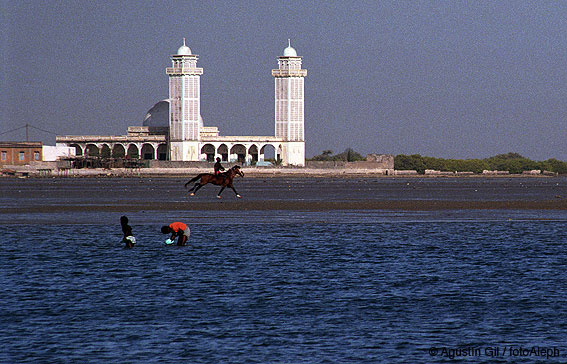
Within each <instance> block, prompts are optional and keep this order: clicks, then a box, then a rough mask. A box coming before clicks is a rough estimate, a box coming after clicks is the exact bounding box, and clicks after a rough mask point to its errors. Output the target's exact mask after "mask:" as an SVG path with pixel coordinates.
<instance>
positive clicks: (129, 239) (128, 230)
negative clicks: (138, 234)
mask: <svg viewBox="0 0 567 364" xmlns="http://www.w3.org/2000/svg"><path fill="white" fill-rule="evenodd" d="M120 225H122V234H124V236H123V237H122V242H123V243H124V244H125V247H126V248H133V247H134V245H135V244H136V238H135V237H134V234H132V227H131V226H130V225H128V218H127V217H126V216H122V217H121V218H120Z"/></svg>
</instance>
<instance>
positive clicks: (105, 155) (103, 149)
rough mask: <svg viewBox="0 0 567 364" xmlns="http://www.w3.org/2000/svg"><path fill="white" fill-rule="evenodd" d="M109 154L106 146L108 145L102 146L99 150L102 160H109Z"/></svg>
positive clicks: (108, 148)
mask: <svg viewBox="0 0 567 364" xmlns="http://www.w3.org/2000/svg"><path fill="white" fill-rule="evenodd" d="M110 154H111V153H110V147H109V146H108V144H103V145H102V147H101V148H100V156H101V157H102V158H110Z"/></svg>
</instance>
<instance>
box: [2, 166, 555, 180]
mask: <svg viewBox="0 0 567 364" xmlns="http://www.w3.org/2000/svg"><path fill="white" fill-rule="evenodd" d="M242 171H243V172H244V175H245V177H248V178H274V177H297V178H325V177H326V178H328V177H333V178H351V177H356V178H362V177H372V178H375V177H376V178H518V177H520V178H550V177H551V178H553V177H561V175H546V174H471V173H466V172H465V173H442V174H417V173H403V171H393V172H394V173H392V171H390V170H383V169H354V168H269V167H243V168H242ZM210 172H211V170H210V169H208V168H194V167H193V168H140V169H128V168H113V169H103V168H92V169H61V170H57V169H55V170H48V169H39V168H33V167H30V168H18V169H15V170H10V172H9V173H1V174H0V178H144V177H147V178H159V177H163V178H170V177H171V178H179V177H189V176H196V175H197V174H199V173H210Z"/></svg>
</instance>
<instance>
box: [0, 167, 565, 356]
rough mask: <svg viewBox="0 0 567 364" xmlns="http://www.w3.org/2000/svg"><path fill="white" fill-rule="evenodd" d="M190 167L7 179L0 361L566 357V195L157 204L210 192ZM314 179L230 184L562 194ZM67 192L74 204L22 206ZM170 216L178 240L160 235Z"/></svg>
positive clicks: (434, 182) (343, 191)
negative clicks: (295, 206) (176, 171)
mask: <svg viewBox="0 0 567 364" xmlns="http://www.w3.org/2000/svg"><path fill="white" fill-rule="evenodd" d="M184 182H185V180H184V179H179V180H178V179H139V180H137V179H27V180H20V179H1V180H0V242H1V244H0V286H1V287H2V291H1V294H0V363H453V362H470V363H538V362H541V363H565V362H567V344H566V343H567V298H566V297H567V295H566V294H565V292H567V272H566V270H567V269H566V267H567V249H566V247H567V212H566V211H565V210H528V209H526V210H467V209H464V210H438V211H402V210H396V211H387V210H383V211H382V210H372V211H353V210H349V211H341V210H325V211H311V212H309V211H278V210H262V211H254V210H242V211H234V210H227V211H222V210H221V211H207V210H202V211H201V210H187V211H184V210H172V211H152V210H151V206H152V204H153V203H154V202H155V203H159V202H161V203H163V202H165V203H167V202H179V201H181V202H184V201H186V202H187V204H188V205H189V204H190V203H191V202H192V201H216V198H215V195H216V193H217V191H218V189H216V188H203V189H202V193H200V194H199V195H198V196H197V197H195V198H194V199H189V198H188V197H187V194H186V192H185V190H184V189H183V188H182V185H183V183H184ZM314 182H315V181H313V180H309V179H301V178H299V179H265V180H263V179H241V180H239V181H238V186H237V188H238V190H239V192H241V193H242V194H243V196H244V199H249V200H255V201H265V203H266V204H269V203H270V201H272V200H289V201H297V200H306V201H310V200H313V201H325V200H332V201H338V200H342V201H356V200H365V199H375V200H389V199H391V200H414V199H415V200H455V201H477V200H480V201H483V200H484V201H495V200H510V201H515V200H532V201H533V200H541V201H543V200H553V199H559V198H565V197H567V179H566V178H553V179H528V178H510V179H376V178H366V179H365V178H361V179H360V180H355V179H331V180H318V181H316V182H317V183H314ZM137 201H142V202H143V203H145V205H144V206H147V210H145V211H139V212H105V211H111V210H109V209H98V208H97V206H126V205H127V204H128V203H133V202H137ZM223 201H237V200H236V199H235V198H234V196H231V194H226V196H224V197H223V200H222V201H219V203H223ZM64 205H67V206H71V207H73V206H75V207H77V206H79V207H80V206H83V207H84V208H73V209H70V210H67V211H66V210H57V211H49V210H45V209H42V210H34V209H33V208H34V207H37V206H64ZM89 206H90V207H89ZM178 206H179V205H178ZM91 207H92V208H91ZM16 208H17V209H16ZM124 208H125V209H126V207H124ZM38 211H41V212H38ZM117 211H119V210H117ZM122 214H126V215H127V216H128V217H129V218H130V224H131V225H132V227H133V231H134V234H135V236H136V238H137V240H138V244H137V246H136V247H135V248H134V249H131V250H127V249H123V248H122V245H121V244H120V239H121V229H120V225H119V218H120V216H121V215H122ZM172 221H183V222H186V223H187V224H188V225H189V226H190V227H191V239H190V245H189V246H186V247H177V246H165V245H164V244H163V242H164V240H165V238H166V236H165V235H162V234H161V233H160V231H159V230H160V227H161V225H163V224H165V223H169V222H172ZM538 347H539V348H540V349H541V348H545V349H552V350H557V351H555V352H553V351H551V354H552V357H550V358H547V357H545V356H544V357H541V356H536V355H535V353H532V352H531V351H530V350H531V349H533V348H538ZM520 348H522V349H520ZM496 349H498V352H497V351H496ZM510 349H512V350H513V351H512V353H513V355H510ZM451 350H452V351H451ZM456 350H461V351H460V352H456ZM526 350H527V351H526ZM463 353H466V354H467V356H466V357H464V356H463V355H464V354H463ZM491 354H492V355H498V356H497V357H491V356H490V355H491ZM528 354H529V355H528ZM539 354H542V352H541V350H540V352H539ZM544 354H545V353H544ZM555 354H557V355H555ZM451 357H452V358H451Z"/></svg>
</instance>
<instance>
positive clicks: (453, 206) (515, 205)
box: [0, 198, 567, 215]
mask: <svg viewBox="0 0 567 364" xmlns="http://www.w3.org/2000/svg"><path fill="white" fill-rule="evenodd" d="M236 210H238V211H242V210H244V211H251V210H253V211H275V210H282V211H287V210H294V211H332V210H335V211H336V210H345V211H347V210H348V211H353V210H359V211H364V210H367V211H370V210H392V211H395V210H402V211H440V210H567V199H563V198H562V199H556V200H542V201H527V200H517V201H456V200H451V201H442V200H374V201H368V200H364V201H281V200H269V201H257V200H256V201H246V200H231V201H226V200H218V201H214V202H212V201H211V202H209V201H206V202H205V201H187V202H155V201H152V202H147V203H145V202H137V203H122V204H120V203H118V204H112V205H111V204H100V205H92V204H65V205H64V204H49V205H39V206H37V205H36V206H26V207H5V208H0V215H3V214H21V213H61V212H142V211H236Z"/></svg>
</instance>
